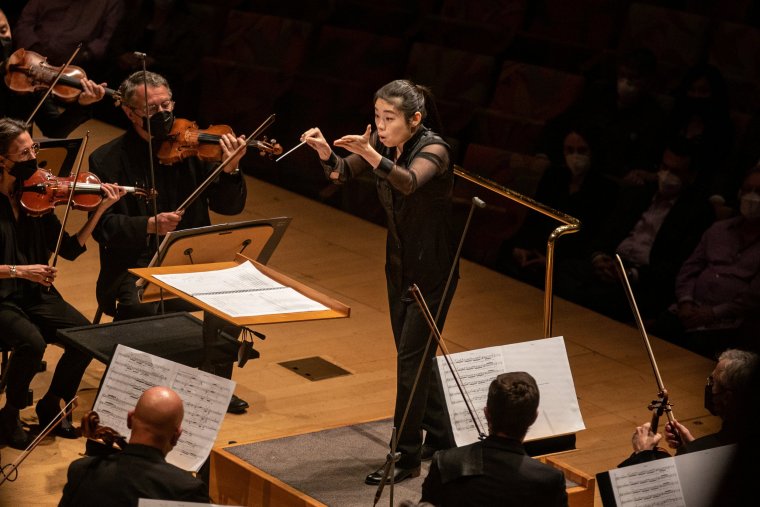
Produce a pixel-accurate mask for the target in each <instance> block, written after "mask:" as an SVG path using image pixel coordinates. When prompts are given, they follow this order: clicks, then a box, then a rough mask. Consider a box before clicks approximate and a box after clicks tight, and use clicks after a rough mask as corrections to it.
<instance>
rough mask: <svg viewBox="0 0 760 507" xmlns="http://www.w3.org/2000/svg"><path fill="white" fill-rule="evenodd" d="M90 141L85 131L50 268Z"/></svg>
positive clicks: (54, 260)
mask: <svg viewBox="0 0 760 507" xmlns="http://www.w3.org/2000/svg"><path fill="white" fill-rule="evenodd" d="M89 140H90V131H89V130H88V131H87V134H85V136H84V142H82V147H81V148H80V149H79V163H78V164H77V170H76V171H75V172H74V181H73V182H72V183H71V189H70V190H69V198H68V200H67V201H66V210H65V211H64V212H63V221H62V222H61V230H60V231H58V241H56V244H55V252H53V262H52V263H51V264H50V265H51V266H52V267H55V265H56V263H57V262H58V252H59V250H60V249H61V243H62V242H63V234H64V233H65V231H66V222H67V221H68V219H69V211H70V210H71V203H72V202H73V200H74V192H76V189H77V181H78V180H79V173H80V171H81V169H82V162H83V161H84V151H85V149H86V148H87V142H88V141H89Z"/></svg>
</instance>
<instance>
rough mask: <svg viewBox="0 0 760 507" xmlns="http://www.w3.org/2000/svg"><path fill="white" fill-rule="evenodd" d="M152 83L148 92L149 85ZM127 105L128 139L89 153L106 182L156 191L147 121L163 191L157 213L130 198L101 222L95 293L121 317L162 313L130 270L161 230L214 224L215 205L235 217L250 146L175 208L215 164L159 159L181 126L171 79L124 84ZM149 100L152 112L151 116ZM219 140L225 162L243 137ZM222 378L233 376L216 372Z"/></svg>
mask: <svg viewBox="0 0 760 507" xmlns="http://www.w3.org/2000/svg"><path fill="white" fill-rule="evenodd" d="M146 83H147V97H146V94H145V88H146ZM119 93H120V95H121V97H122V105H121V108H122V110H123V111H124V114H125V115H126V117H127V119H128V120H129V122H130V124H131V128H130V129H128V130H127V131H126V132H125V133H124V134H123V135H122V136H120V137H118V138H116V139H114V140H113V141H111V142H109V143H107V144H105V145H103V146H101V147H99V148H98V149H96V150H95V151H94V152H93V153H92V155H90V159H89V160H90V166H89V168H90V171H92V172H93V173H95V174H97V175H98V177H100V179H101V181H104V182H116V181H119V182H126V181H129V182H131V184H136V185H138V186H143V187H144V188H151V187H152V185H151V174H150V167H151V163H150V160H149V158H148V156H147V153H148V139H149V135H148V128H149V125H148V122H150V132H151V134H152V136H153V143H155V145H154V149H153V153H152V156H153V167H154V172H155V190H156V193H157V203H156V206H157V211H158V213H157V215H156V216H155V217H154V216H153V209H152V205H151V204H150V203H147V202H145V201H142V200H139V199H137V198H136V197H134V196H131V195H130V196H126V197H125V198H124V199H121V200H120V201H119V202H118V203H117V204H116V205H115V206H113V207H111V208H110V209H109V210H108V211H107V212H106V213H105V215H104V216H103V218H102V220H101V221H100V222H99V223H98V226H97V227H96V229H95V231H94V233H93V236H94V237H95V240H96V241H97V242H98V243H99V245H100V273H99V275H98V281H97V288H96V294H97V299H98V304H99V305H100V308H101V309H102V310H103V312H104V313H106V314H107V315H111V316H113V317H114V321H118V320H123V319H132V318H137V317H146V316H151V315H156V314H157V312H158V303H141V302H140V299H139V294H138V289H137V287H136V286H135V282H136V281H137V277H136V276H135V275H132V274H131V273H129V272H128V271H127V270H128V269H129V268H137V267H145V266H147V265H148V264H149V263H150V260H151V258H152V257H153V255H154V253H155V251H156V246H155V236H154V235H155V234H158V235H159V236H164V235H166V233H168V232H170V231H174V230H182V229H190V228H196V227H202V226H206V225H210V224H211V219H210V217H209V208H210V209H211V210H213V211H214V212H216V213H220V214H223V215H235V214H237V213H240V212H241V211H242V210H243V208H244V207H245V199H246V186H245V181H244V180H243V177H242V175H241V174H240V170H239V168H238V163H239V161H240V158H242V156H243V155H244V154H245V147H243V148H242V149H241V150H240V151H238V152H237V154H236V155H235V157H234V159H233V160H230V161H229V162H228V163H227V165H226V166H225V167H224V168H223V170H222V173H221V174H220V175H219V176H218V178H217V180H216V181H214V182H213V183H212V184H211V185H210V186H209V187H208V188H207V189H206V190H205V191H204V193H203V194H202V195H201V197H200V198H198V199H196V200H194V201H193V202H192V204H190V205H189V206H188V207H187V208H186V209H185V210H184V212H182V213H177V212H176V210H177V209H178V208H179V206H180V205H181V204H182V203H183V202H184V200H185V199H186V198H187V197H188V196H189V195H191V194H192V193H193V191H194V190H196V188H198V187H199V185H200V183H202V182H203V181H204V180H205V179H206V176H207V175H208V174H209V173H210V172H211V171H212V170H213V169H214V167H215V165H214V164H213V163H210V162H204V161H201V160H199V159H198V158H194V157H192V158H187V159H184V160H181V161H179V162H177V163H175V164H172V165H163V164H161V163H159V160H158V158H157V157H156V153H157V151H158V146H159V143H160V142H161V141H162V140H164V139H165V138H166V136H167V135H168V134H169V132H170V131H171V128H172V125H173V123H174V114H173V111H174V101H172V91H171V88H170V87H169V83H168V82H167V80H166V79H165V78H164V77H163V76H161V75H159V74H156V73H153V72H146V73H143V72H135V73H133V74H132V75H130V76H129V77H128V78H127V79H126V80H125V81H124V82H123V83H122V84H121V86H120V87H119ZM146 99H147V108H148V116H146V115H145V109H146ZM219 143H220V145H221V151H222V153H223V158H224V159H225V160H226V159H227V158H229V157H230V155H231V153H232V152H233V151H234V150H235V149H237V148H238V147H239V146H240V145H244V144H245V138H244V137H235V136H234V135H233V134H224V135H222V136H221V138H220V140H219ZM165 310H166V311H186V310H190V311H192V310H195V308H188V305H187V304H186V303H184V302H183V301H181V300H179V299H172V300H167V301H166V302H165ZM216 373H217V374H219V375H223V376H225V375H226V376H227V378H229V376H228V375H231V363H230V371H229V372H227V373H224V372H219V371H217V372H216ZM247 406H248V404H247V403H246V402H245V401H243V400H241V399H240V398H237V397H236V396H233V399H232V402H231V403H230V409H229V411H230V412H232V413H240V412H243V411H245V409H246V408H247Z"/></svg>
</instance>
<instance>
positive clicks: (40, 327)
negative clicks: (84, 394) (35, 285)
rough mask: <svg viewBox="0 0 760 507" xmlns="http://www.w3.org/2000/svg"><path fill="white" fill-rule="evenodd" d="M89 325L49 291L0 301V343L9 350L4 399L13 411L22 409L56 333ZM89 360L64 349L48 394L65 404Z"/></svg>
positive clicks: (61, 299) (83, 355)
mask: <svg viewBox="0 0 760 507" xmlns="http://www.w3.org/2000/svg"><path fill="white" fill-rule="evenodd" d="M89 324H90V322H89V321H88V320H87V319H86V318H85V317H84V316H83V315H82V314H81V313H79V312H78V311H77V310H76V309H75V308H74V307H73V306H71V305H70V304H68V303H67V302H66V301H64V300H63V298H62V297H61V296H60V295H59V294H58V293H56V292H55V291H52V292H50V293H48V292H47V291H44V290H33V291H29V293H28V294H26V295H25V296H24V297H23V298H22V299H19V300H6V301H3V302H0V329H2V331H1V332H0V341H2V343H3V345H4V346H6V347H11V348H12V349H13V355H12V356H11V360H10V364H9V365H8V372H7V377H6V380H7V387H6V389H7V400H8V403H9V404H10V405H11V406H13V407H16V408H19V409H20V408H23V407H25V406H26V393H27V391H28V389H29V384H31V382H32V378H34V375H35V374H36V373H37V370H38V368H39V365H40V361H41V360H42V357H43V355H44V353H45V347H46V346H47V344H48V343H52V342H55V341H56V331H57V330H58V329H64V328H68V327H75V326H86V325H89ZM88 364H90V358H89V357H88V356H87V355H85V354H84V353H82V352H80V351H78V350H77V349H75V348H72V347H68V346H67V347H66V348H65V351H64V353H63V356H61V359H60V361H58V365H57V366H56V368H55V372H54V373H53V380H52V381H51V383H50V388H49V389H48V393H49V394H51V395H54V396H56V397H59V398H63V399H64V400H66V401H69V400H71V398H73V397H74V395H75V394H76V392H77V389H78V388H79V382H80V381H81V380H82V376H83V375H84V372H85V370H86V369H87V365H88Z"/></svg>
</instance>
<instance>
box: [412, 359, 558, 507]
mask: <svg viewBox="0 0 760 507" xmlns="http://www.w3.org/2000/svg"><path fill="white" fill-rule="evenodd" d="M538 401H539V392H538V386H537V385H536V381H535V379H534V378H533V377H532V376H531V375H530V374H528V373H525V372H512V373H502V374H501V375H499V376H498V377H496V379H495V380H494V381H493V382H491V386H490V387H489V388H488V400H487V402H486V407H485V415H486V420H487V421H488V433H489V436H488V438H486V439H485V440H483V441H481V442H477V443H474V444H471V445H467V446H464V447H458V448H454V449H447V450H444V451H438V452H436V453H435V455H434V456H433V461H432V463H431V464H430V472H429V473H428V476H427V477H426V478H425V482H424V483H423V485H422V500H421V501H422V502H429V503H431V504H433V505H436V506H443V507H445V506H457V507H466V506H478V507H487V506H491V505H494V506H495V505H499V506H502V507H504V506H510V505H514V506H523V505H530V506H531V507H542V506H546V507H553V506H558V505H559V506H563V505H565V506H566V505H567V492H566V490H565V478H564V476H563V475H562V472H560V471H559V470H557V469H555V468H552V467H550V466H548V465H544V464H543V463H541V462H539V461H536V460H534V459H532V458H530V457H529V456H528V455H527V454H526V453H525V449H524V448H523V445H522V441H523V439H524V438H525V435H526V433H527V432H528V428H529V427H530V426H531V425H532V424H533V423H534V422H535V420H536V417H538Z"/></svg>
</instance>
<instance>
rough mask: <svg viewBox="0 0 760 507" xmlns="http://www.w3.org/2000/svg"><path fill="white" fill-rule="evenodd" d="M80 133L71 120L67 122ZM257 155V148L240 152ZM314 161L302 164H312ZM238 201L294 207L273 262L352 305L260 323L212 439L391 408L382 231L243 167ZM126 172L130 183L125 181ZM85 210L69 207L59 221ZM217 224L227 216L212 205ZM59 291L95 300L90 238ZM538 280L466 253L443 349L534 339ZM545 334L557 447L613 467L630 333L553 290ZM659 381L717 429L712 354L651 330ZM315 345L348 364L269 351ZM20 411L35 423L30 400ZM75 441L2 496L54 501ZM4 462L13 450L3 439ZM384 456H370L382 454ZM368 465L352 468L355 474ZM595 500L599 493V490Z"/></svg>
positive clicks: (636, 357) (638, 378) (630, 361)
mask: <svg viewBox="0 0 760 507" xmlns="http://www.w3.org/2000/svg"><path fill="white" fill-rule="evenodd" d="M87 128H90V129H92V130H93V131H94V136H93V139H91V140H90V143H89V145H90V147H91V148H90V149H94V147H97V146H100V145H101V144H102V143H103V142H105V141H107V140H108V139H110V138H112V137H113V136H114V135H117V134H118V131H117V130H116V129H114V128H112V127H109V126H107V125H104V124H102V123H99V122H96V121H91V122H88V124H85V126H83V127H81V128H80V129H79V131H78V132H77V133H79V134H80V135H81V134H83V133H84V131H85V130H86V129H87ZM75 134H76V133H75ZM249 156H255V155H249ZM319 170H320V169H319V168H318V166H317V165H316V160H315V166H314V167H308V168H304V171H319ZM246 181H247V184H248V190H249V196H248V204H247V206H246V209H245V211H244V212H243V213H242V214H241V215H239V216H236V217H234V218H232V220H234V221H238V220H243V219H252V218H270V217H278V216H289V217H292V218H293V221H292V223H291V224H290V227H289V229H288V231H287V232H286V234H285V236H284V238H283V240H282V242H281V243H280V246H279V248H278V249H277V250H276V251H275V253H274V255H273V256H272V258H271V260H270V262H269V265H270V266H272V267H274V268H276V269H278V270H280V271H281V272H283V273H285V274H287V275H289V276H291V277H293V278H295V279H297V280H299V281H301V282H303V283H305V284H307V285H310V286H311V287H314V288H316V289H317V290H320V291H322V292H324V293H325V294H327V295H329V296H331V297H334V298H336V299H338V300H340V301H341V302H343V303H345V304H347V305H349V306H350V307H351V317H350V318H348V319H338V320H330V321H314V322H301V323H285V324H275V325H268V326H258V327H257V328H256V330H258V331H261V332H263V333H265V334H266V335H267V339H266V341H263V342H262V341H257V342H256V348H257V349H258V350H259V351H260V352H261V358H260V359H257V360H253V361H250V362H249V363H248V364H247V365H246V366H245V368H242V369H239V368H236V369H235V371H234V374H233V379H234V380H235V381H236V382H237V389H236V394H237V395H238V396H240V397H242V398H243V399H245V400H247V401H248V402H249V403H250V404H251V409H249V411H248V412H247V413H246V414H243V415H228V416H227V417H226V419H225V421H224V424H223V426H222V430H221V432H220V434H219V438H218V440H217V445H218V446H225V445H227V444H229V443H232V442H246V441H250V440H260V439H264V438H276V437H280V436H286V435H291V434H296V433H303V432H307V431H317V430H321V429H325V428H331V427H336V426H342V425H347V424H352V423H356V422H362V421H368V420H373V419H379V418H383V417H388V416H390V415H391V414H392V411H393V400H394V394H395V380H394V379H395V361H394V346H393V339H392V336H391V332H390V326H389V322H388V317H387V302H386V293H385V282H384V274H383V273H384V271H383V263H384V241H385V230H384V229H383V228H382V227H378V226H377V225H374V224H371V223H368V222H365V221H363V220H361V219H359V218H356V217H354V216H351V215H348V214H346V213H343V212H341V211H338V210H336V209H334V208H331V207H328V206H325V205H322V204H320V203H318V202H315V201H311V200H308V199H305V198H304V197H301V196H299V195H296V194H293V193H290V192H287V191H285V190H282V189H281V188H279V187H275V186H273V185H270V184H268V183H265V182H262V181H259V180H256V179H254V178H250V177H246ZM125 183H126V182H125ZM82 215H83V214H81V213H74V214H73V215H72V217H73V218H72V219H71V220H72V222H71V223H70V225H69V230H76V229H77V228H78V227H79V226H80V225H81V223H82V222H81V221H82V219H83V217H82ZM214 221H215V222H216V223H218V222H222V221H230V219H229V218H227V217H219V216H215V217H214ZM59 269H60V275H59V282H58V283H57V284H56V286H57V287H58V289H59V290H60V291H61V292H62V293H63V295H64V297H66V299H67V300H68V301H69V302H71V303H72V304H73V305H74V306H76V307H77V308H78V309H79V310H80V311H82V313H84V314H85V315H86V316H87V317H88V318H92V317H93V315H94V313H95V309H96V302H95V280H96V278H97V272H98V252H97V244H96V243H95V242H94V241H92V240H91V242H90V243H89V250H88V251H87V252H86V253H85V254H84V255H83V256H82V257H80V259H78V260H77V261H75V262H73V263H72V262H68V261H61V262H60V263H59ZM542 304H543V299H542V292H541V291H539V290H537V289H534V288H532V287H529V286H526V285H524V284H521V283H519V282H517V281H514V280H512V279H510V278H508V277H505V276H503V275H501V274H498V273H495V272H493V271H490V270H488V269H485V268H483V267H481V266H479V265H476V264H474V263H471V262H467V261H464V262H463V263H462V266H461V280H460V282H459V287H458V289H457V293H456V295H455V297H454V301H453V303H452V306H451V310H450V313H449V318H448V320H447V322H446V328H445V331H444V333H443V336H444V339H445V340H446V341H447V343H448V346H449V348H450V350H451V351H452V352H458V351H461V350H469V349H474V348H481V347H487V346H493V345H500V344H505V343H514V342H520V341H527V340H533V339H538V338H542V337H543V336H542ZM554 335H562V336H564V337H565V343H566V347H567V352H568V356H569V361H570V367H571V369H572V373H573V378H574V380H575V388H576V391H577V394H578V398H579V402H580V407H581V411H582V415H583V419H584V421H585V424H586V427H587V429H586V430H584V431H581V432H579V433H578V435H577V447H578V449H577V450H575V451H571V452H569V453H566V454H564V455H563V456H562V460H563V461H564V462H566V463H567V464H569V465H571V466H573V467H575V468H578V469H580V470H582V471H584V472H586V473H588V474H591V475H593V474H595V473H597V472H600V471H603V470H607V469H609V468H613V467H615V465H616V464H617V463H619V462H620V461H622V460H623V459H624V458H625V457H627V456H628V455H629V454H630V436H631V433H632V431H633V429H634V426H635V425H636V424H640V423H642V422H644V421H647V420H649V418H650V413H649V411H648V410H647V404H648V403H649V402H650V401H652V399H654V398H655V395H656V391H657V388H656V383H655V380H654V377H653V374H652V370H651V366H650V364H649V361H648V359H647V356H646V352H645V349H644V346H643V344H642V342H641V339H640V337H639V335H638V332H637V331H636V330H635V329H633V328H631V327H628V326H626V325H623V324H620V323H618V322H615V321H612V320H610V319H607V318H605V317H602V316H600V315H597V314H595V313H593V312H590V311H588V310H585V309H583V308H581V307H578V306H576V305H573V304H571V303H567V302H565V301H562V300H559V299H557V300H556V302H555V320H554ZM652 342H653V348H654V351H655V354H656V357H657V359H658V363H659V366H660V369H661V373H662V376H663V380H664V382H665V383H666V386H667V387H668V389H669V391H670V397H671V400H672V401H673V402H674V404H675V408H674V412H675V414H676V415H677V417H678V418H679V419H680V420H681V421H682V422H685V423H687V425H689V426H690V428H691V429H692V432H693V433H694V434H695V436H700V435H703V434H706V433H710V432H713V431H715V430H716V429H717V426H718V421H717V419H715V418H714V417H711V416H709V415H708V413H707V411H706V410H705V409H704V408H703V406H702V394H703V385H704V380H705V378H706V376H707V375H708V374H709V373H710V371H711V370H712V368H713V363H712V362H711V361H709V360H707V359H705V358H702V357H700V356H698V355H695V354H693V353H691V352H688V351H685V350H683V349H680V348H678V347H675V346H673V345H671V344H669V343H666V342H663V341H661V340H658V339H656V338H653V339H652ZM310 356H321V357H323V358H325V359H327V360H329V361H331V362H333V363H335V364H337V365H338V366H340V367H342V368H344V369H346V370H348V371H350V372H351V375H347V376H342V377H337V378H333V379H328V380H322V381H316V382H312V381H309V380H306V379H304V378H302V377H300V376H298V375H296V374H294V373H292V372H291V371H289V370H287V369H285V368H284V367H282V366H280V365H279V364H278V363H280V362H283V361H289V360H294V359H300V358H305V357H310ZM58 357H60V349H59V348H58V347H55V346H51V347H49V348H48V351H47V353H46V356H45V359H46V360H47V362H48V369H47V371H46V372H44V373H40V374H38V375H37V376H36V377H35V379H34V382H33V386H32V387H33V388H34V394H35V400H36V399H38V398H39V397H40V396H41V395H42V394H43V393H44V392H45V390H46V387H47V385H48V384H49V382H50V378H51V375H52V370H53V368H54V365H55V363H56V361H57V359H58ZM103 371H104V368H103V366H102V365H100V364H97V363H93V364H91V365H90V367H89V368H88V370H87V373H86V375H85V377H84V379H83V382H82V384H81V386H80V399H81V403H80V406H79V408H78V409H77V411H76V414H75V415H76V417H77V419H78V418H79V416H81V414H82V413H84V412H85V411H87V410H89V408H90V407H91V405H92V401H93V398H94V394H95V390H96V389H97V386H98V383H99V381H100V378H101V376H102V374H103ZM22 418H23V419H25V420H27V421H29V422H30V423H36V419H35V415H34V410H33V409H32V408H27V409H26V410H24V411H23V412H22ZM83 450H84V441H83V440H81V439H80V440H76V441H70V440H63V439H52V438H50V439H47V440H46V441H45V442H43V444H42V445H41V446H40V447H39V448H38V449H37V450H36V451H35V452H34V453H33V454H32V455H31V456H29V457H28V459H27V460H26V461H25V462H24V464H23V465H22V466H21V468H20V470H19V477H18V480H17V481H16V482H13V483H8V482H6V483H5V484H3V485H2V486H0V505H3V506H4V505H8V506H10V505H27V506H48V505H56V504H57V502H58V500H59V498H60V493H61V490H62V487H63V484H64V483H65V480H66V468H67V466H68V464H69V463H70V462H71V461H72V460H74V459H76V458H77V457H79V455H80V453H82V452H83ZM1 452H2V463H3V464H6V463H9V462H11V461H12V460H13V459H15V457H16V456H18V452H17V451H15V450H13V449H10V448H7V447H6V448H3V449H2V451H1ZM383 459H384V456H378V465H379V464H380V463H381V461H382V460H383ZM369 471H370V470H356V481H357V487H364V486H363V485H362V481H363V478H364V476H365V475H366V473H368V472H369ZM596 504H597V505H601V503H600V502H599V500H598V497H597V502H596Z"/></svg>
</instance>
